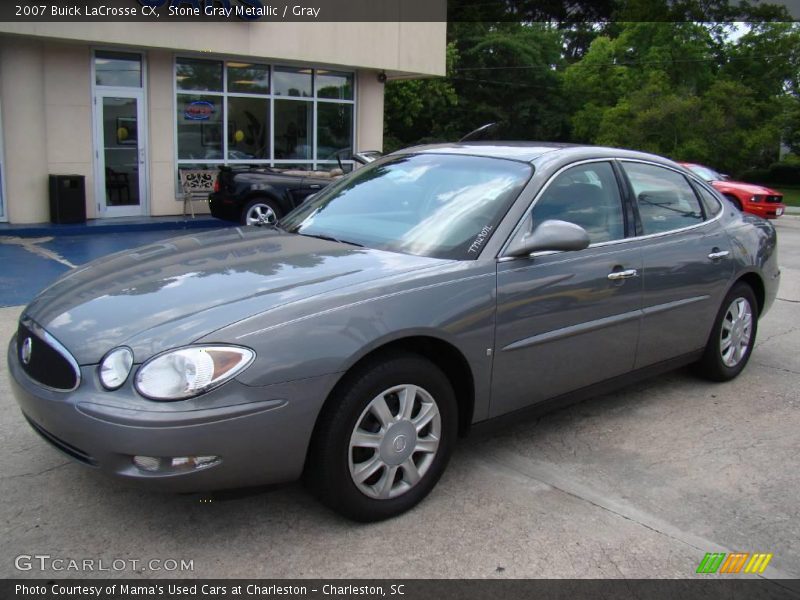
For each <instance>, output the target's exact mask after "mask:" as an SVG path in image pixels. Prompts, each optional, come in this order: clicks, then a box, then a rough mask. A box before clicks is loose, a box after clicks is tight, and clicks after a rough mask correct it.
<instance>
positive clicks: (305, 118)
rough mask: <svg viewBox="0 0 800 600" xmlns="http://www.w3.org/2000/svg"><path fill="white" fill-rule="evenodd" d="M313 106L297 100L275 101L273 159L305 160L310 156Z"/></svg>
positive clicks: (310, 157) (311, 156)
mask: <svg viewBox="0 0 800 600" xmlns="http://www.w3.org/2000/svg"><path fill="white" fill-rule="evenodd" d="M313 107H314V105H313V104H312V103H311V102H303V101H298V100H275V158H276V159H278V160H286V159H298V158H300V159H307V160H310V159H312V158H313V155H312V154H311V141H312V140H311V135H310V134H311V126H312V125H311V122H312V119H313V113H312V110H313Z"/></svg>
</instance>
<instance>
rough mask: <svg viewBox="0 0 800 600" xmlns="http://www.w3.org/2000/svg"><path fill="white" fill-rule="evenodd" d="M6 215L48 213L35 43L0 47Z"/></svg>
mask: <svg viewBox="0 0 800 600" xmlns="http://www.w3.org/2000/svg"><path fill="white" fill-rule="evenodd" d="M0 95H2V98H3V102H2V110H3V138H4V139H3V142H4V147H5V153H4V155H5V165H4V166H5V173H4V175H5V179H6V198H5V201H6V214H7V215H8V220H9V221H10V222H12V223H35V222H38V221H44V220H46V219H47V216H48V209H47V206H46V199H47V177H46V176H47V161H46V157H47V143H46V139H47V137H46V132H47V127H46V119H45V118H44V115H45V104H44V99H45V89H44V49H43V47H42V44H41V43H39V42H34V41H25V40H20V41H16V42H14V43H9V41H8V40H3V41H2V45H0Z"/></svg>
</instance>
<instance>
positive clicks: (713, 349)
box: [697, 283, 758, 381]
mask: <svg viewBox="0 0 800 600" xmlns="http://www.w3.org/2000/svg"><path fill="white" fill-rule="evenodd" d="M757 330H758V304H757V302H756V297H755V294H754V293H753V289H752V288H751V287H750V286H749V285H747V284H745V283H737V284H736V285H735V286H734V287H733V288H732V289H731V291H730V292H728V295H727V296H725V300H723V301H722V306H721V308H720V311H719V313H718V314H717V320H716V321H715V322H714V329H712V331H711V337H710V338H709V340H708V344H707V345H706V349H705V352H704V353H703V357H702V358H701V359H700V361H699V362H698V363H697V371H698V373H699V374H700V375H702V376H703V377H705V378H707V379H711V380H712V381H728V380H730V379H733V378H734V377H736V376H737V375H738V374H739V373H741V372H742V370H743V369H744V367H745V366H746V365H747V361H748V360H750V355H751V354H752V352H753V345H754V344H755V341H756V331H757Z"/></svg>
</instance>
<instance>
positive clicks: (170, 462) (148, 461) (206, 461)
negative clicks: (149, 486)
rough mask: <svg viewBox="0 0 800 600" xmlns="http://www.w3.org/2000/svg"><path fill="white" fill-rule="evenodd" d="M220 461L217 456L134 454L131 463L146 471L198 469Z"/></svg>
mask: <svg viewBox="0 0 800 600" xmlns="http://www.w3.org/2000/svg"><path fill="white" fill-rule="evenodd" d="M220 462H221V459H220V457H219V456H174V457H169V456H164V457H157V456H134V457H133V464H134V465H136V466H137V467H138V468H139V469H141V470H142V471H147V472H148V473H179V472H185V471H198V470H200V469H207V468H208V467H213V466H214V465H217V464H219V463H220Z"/></svg>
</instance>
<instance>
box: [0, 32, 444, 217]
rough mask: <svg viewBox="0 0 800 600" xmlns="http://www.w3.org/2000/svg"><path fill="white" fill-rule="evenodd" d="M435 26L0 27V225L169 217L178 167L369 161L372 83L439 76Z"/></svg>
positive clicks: (376, 105)
mask: <svg viewBox="0 0 800 600" xmlns="http://www.w3.org/2000/svg"><path fill="white" fill-rule="evenodd" d="M445 38H446V24H445V23H444V22H422V23H419V22H365V23H358V22H344V23H337V22H313V23H309V22H282V23H280V22H245V21H226V22H196V21H192V22H173V23H146V22H108V23H85V22H82V23H77V22H72V23H56V22H18V23H8V22H2V23H0V139H2V144H0V194H1V196H0V221H7V222H9V223H12V224H26V223H40V222H45V221H48V220H49V219H50V208H49V202H48V193H49V188H48V176H49V175H72V174H76V175H81V176H83V177H84V178H85V179H84V181H85V198H86V216H87V218H89V219H112V218H118V217H147V216H162V215H179V214H182V212H183V198H182V192H181V188H180V185H179V176H178V172H179V169H193V168H202V169H216V168H218V167H219V166H220V165H224V164H263V165H266V166H274V167H290V168H299V169H304V170H309V169H331V168H334V167H337V166H338V164H339V161H343V162H342V164H343V166H344V167H345V168H347V167H348V166H349V165H350V164H351V163H350V162H349V157H350V153H351V152H353V151H362V150H380V149H381V147H382V139H383V92H384V83H383V81H384V80H385V79H386V77H388V78H389V79H391V78H401V77H421V76H424V77H427V76H437V75H444V72H445V45H446V39H445Z"/></svg>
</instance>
